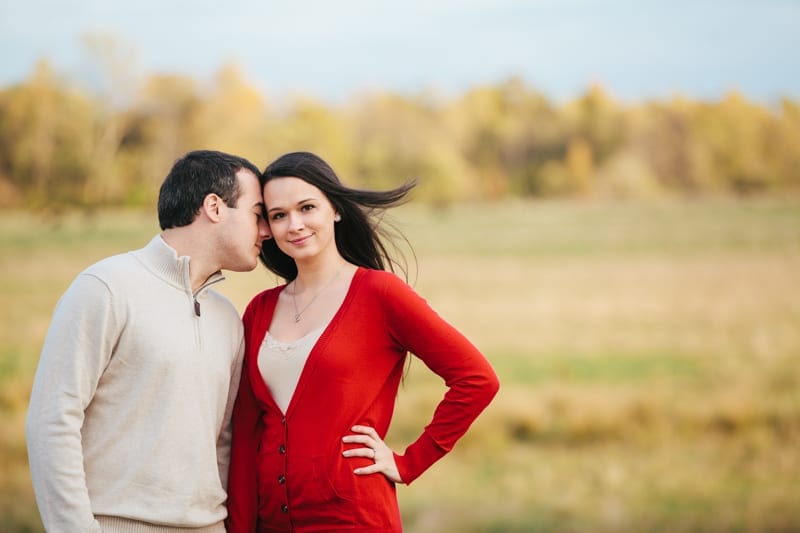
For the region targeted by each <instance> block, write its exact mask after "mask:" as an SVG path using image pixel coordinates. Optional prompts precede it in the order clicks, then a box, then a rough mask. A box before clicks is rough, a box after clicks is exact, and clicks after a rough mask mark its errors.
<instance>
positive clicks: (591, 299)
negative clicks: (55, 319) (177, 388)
mask: <svg viewBox="0 0 800 533" xmlns="http://www.w3.org/2000/svg"><path fill="white" fill-rule="evenodd" d="M394 218H395V220H396V221H397V222H398V223H400V225H401V227H402V229H403V230H404V231H405V233H406V234H407V236H408V237H409V238H410V240H411V241H412V242H413V243H414V248H415V250H416V253H417V255H418V272H417V273H416V274H417V275H416V279H415V276H414V273H413V272H412V281H414V282H415V286H416V288H417V289H418V290H419V292H420V293H422V294H423V295H424V296H425V297H426V298H427V299H428V301H429V302H430V303H431V304H432V305H433V306H434V307H435V308H436V309H437V310H439V311H440V313H441V314H442V315H444V316H445V317H447V318H448V319H449V320H450V321H451V322H453V323H454V324H455V325H457V326H458V327H459V328H460V329H462V330H463V331H464V332H465V333H466V334H467V335H468V336H469V337H470V338H471V339H472V340H473V341H474V342H475V343H476V344H477V345H478V346H479V347H480V348H481V349H482V350H483V351H484V352H485V353H486V354H487V357H489V359H490V360H491V361H492V362H493V364H494V365H495V367H496V369H497V371H498V373H499V374H500V377H501V381H502V390H501V392H500V394H499V395H498V397H497V399H496V401H495V402H494V403H493V404H492V405H491V406H490V407H489V409H488V410H487V412H486V413H485V414H484V415H483V416H482V417H481V418H480V419H479V420H478V421H477V422H476V423H475V425H474V426H473V428H472V430H471V431H470V433H468V434H467V436H466V437H465V438H464V439H463V441H462V442H460V443H459V445H458V446H457V448H456V450H455V451H454V452H453V453H452V454H450V455H449V456H448V457H446V458H445V459H444V460H443V461H441V462H440V463H439V464H437V465H435V467H434V468H432V469H431V470H430V471H428V472H427V473H426V474H425V475H424V476H423V477H422V478H420V479H419V480H418V481H416V482H415V483H414V484H413V485H412V486H411V487H401V488H400V489H399V493H400V497H401V505H402V509H403V513H404V520H405V524H406V530H407V531H410V532H415V533H423V532H430V531H587V530H590V531H643V530H646V531H670V532H672V531H767V530H768V531H793V530H798V529H800V485H799V484H798V482H797V480H798V479H800V447H798V446H797V445H796V444H795V443H797V442H799V441H800V277H798V272H800V201H798V200H796V199H795V200H787V199H768V200H756V201H748V202H743V203H737V202H733V201H726V200H716V201H705V202H692V203H666V204H653V205H642V204H628V205H613V204H592V203H584V204H568V203H557V202H551V203H517V204H502V205H491V206H462V207H458V208H454V209H452V210H450V211H446V212H431V211H427V210H425V209H420V208H410V207H409V208H404V209H403V210H401V211H398V212H397V214H396V215H395V216H394ZM153 220H154V219H153V218H148V216H147V215H142V214H132V213H125V214H121V215H119V214H116V215H113V216H112V215H109V214H102V215H100V216H98V217H97V218H95V219H94V220H92V221H90V223H87V222H86V221H82V220H80V219H70V220H68V221H66V222H62V223H61V224H60V226H59V227H57V228H56V227H54V226H52V225H51V224H50V223H48V224H43V223H41V222H40V221H38V219H36V218H32V217H30V216H29V215H24V214H21V215H18V216H16V217H14V218H9V217H5V218H2V219H0V224H2V227H3V236H2V240H0V245H1V246H2V248H0V253H2V256H0V265H2V267H3V272H4V280H3V281H0V313H2V316H0V334H2V339H3V348H2V351H1V352H0V385H2V388H0V391H2V392H0V417H2V423H3V426H4V427H5V428H7V431H5V432H4V433H3V435H2V437H0V461H2V463H1V464H2V469H0V472H2V473H0V523H3V524H11V526H7V527H6V529H3V530H4V531H5V530H9V531H26V530H29V531H38V530H39V529H38V528H40V526H39V525H38V521H37V520H36V518H35V508H34V507H32V506H33V499H32V495H31V491H30V481H29V479H28V477H27V468H26V465H25V462H24V461H25V454H24V443H23V435H22V431H21V427H22V420H23V417H24V408H25V404H26V402H27V394H28V389H29V387H30V380H31V378H32V375H33V371H34V369H35V364H36V359H37V354H38V350H39V348H40V345H41V339H42V337H43V334H44V332H45V330H46V327H47V324H48V321H49V315H50V312H51V311H52V307H53V305H54V304H55V301H56V300H57V298H58V296H59V295H60V293H61V292H62V291H63V290H64V289H65V288H66V286H67V284H68V283H69V282H70V280H71V279H72V277H73V276H74V275H75V274H76V273H77V272H78V271H79V270H81V269H82V268H84V267H85V266H87V265H88V264H89V263H90V262H92V261H94V260H96V259H99V258H101V257H103V256H105V255H108V254H109V253H114V252H117V251H124V250H127V249H131V248H135V247H138V246H140V245H142V244H143V243H144V242H146V240H147V239H148V238H149V236H150V235H151V234H152V233H153V232H155V231H156V228H155V224H154V222H153ZM275 281H276V280H275V279H274V277H273V276H271V275H269V274H266V273H264V271H263V270H260V271H258V272H257V273H251V274H234V275H230V276H229V280H228V282H226V284H225V286H224V287H223V290H224V291H225V292H226V293H227V294H228V295H229V296H230V297H231V298H232V300H233V301H234V302H235V303H236V305H237V306H238V307H239V308H240V309H243V307H244V305H245V304H246V302H247V301H248V300H249V298H250V297H251V296H252V295H253V294H254V293H255V292H257V291H258V290H260V289H262V288H264V287H267V286H272V285H273V284H274V283H275ZM441 394H442V388H441V384H440V383H439V380H438V378H436V377H435V376H432V375H430V373H429V372H427V370H426V369H425V368H424V365H422V364H421V363H419V362H415V363H412V365H411V369H410V371H409V375H408V376H407V378H406V380H405V385H404V387H403V389H402V390H401V393H400V395H399V397H398V406H397V416H396V419H395V423H394V425H393V428H392V432H391V434H390V437H389V441H390V443H392V444H393V445H394V446H395V447H397V448H402V446H403V445H405V444H406V443H407V442H408V441H409V440H410V439H412V438H413V437H414V436H415V435H416V434H417V433H418V432H419V431H420V428H421V427H422V425H424V423H425V422H426V421H427V417H429V416H430V413H431V412H432V410H433V408H434V406H435V404H436V402H437V401H438V399H439V398H440V397H441Z"/></svg>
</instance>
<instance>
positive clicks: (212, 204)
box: [200, 192, 225, 222]
mask: <svg viewBox="0 0 800 533" xmlns="http://www.w3.org/2000/svg"><path fill="white" fill-rule="evenodd" d="M224 205H225V202H223V201H222V198H220V197H219V196H217V195H216V194H214V193H213V192H212V193H208V194H207V195H206V197H205V199H204V200H203V206H202V207H201V208H200V209H201V211H202V212H203V213H204V214H205V216H206V217H207V218H208V219H209V220H211V221H212V222H219V221H220V211H221V210H222V207H223V206H224Z"/></svg>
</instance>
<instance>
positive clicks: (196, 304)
mask: <svg viewBox="0 0 800 533" xmlns="http://www.w3.org/2000/svg"><path fill="white" fill-rule="evenodd" d="M224 280H225V278H224V277H223V276H220V277H218V278H217V279H215V280H212V281H207V282H206V283H205V284H203V285H201V286H200V288H199V289H197V290H196V291H194V292H193V293H192V303H193V304H194V316H195V320H194V341H195V346H197V348H198V349H200V348H202V347H203V346H202V342H201V337H200V302H199V301H198V300H197V297H198V296H200V293H201V292H203V291H204V290H206V289H207V288H209V287H210V286H212V285H214V284H215V283H219V282H221V281H224Z"/></svg>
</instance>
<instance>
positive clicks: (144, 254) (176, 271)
mask: <svg viewBox="0 0 800 533" xmlns="http://www.w3.org/2000/svg"><path fill="white" fill-rule="evenodd" d="M132 253H133V254H134V255H135V256H136V257H137V258H138V259H139V260H140V261H141V262H142V264H144V266H145V267H146V268H147V269H148V270H150V271H151V272H153V273H154V274H155V275H157V276H158V277H159V278H161V279H163V280H164V281H166V282H167V283H169V284H170V285H172V286H173V287H175V288H177V289H180V290H181V291H183V292H185V293H187V294H188V295H190V296H191V297H192V300H193V302H194V312H195V314H196V315H197V316H200V313H199V303H197V298H198V297H199V296H200V295H201V294H202V293H203V292H204V291H205V290H206V289H207V288H208V287H209V286H211V285H214V284H215V283H219V282H221V281H223V280H224V279H225V276H223V275H222V272H221V271H217V272H215V273H214V274H212V275H211V276H209V278H208V279H207V280H206V281H205V283H203V284H202V285H201V286H200V288H198V289H197V290H196V291H192V282H191V278H190V276H189V261H190V258H189V256H186V255H183V256H180V257H178V252H176V251H175V249H174V248H172V247H171V246H170V245H169V244H167V243H166V241H164V239H163V238H162V237H161V235H156V236H155V237H153V239H152V240H151V241H150V242H149V243H148V244H147V246H145V247H144V248H142V249H141V250H137V251H135V252H132Z"/></svg>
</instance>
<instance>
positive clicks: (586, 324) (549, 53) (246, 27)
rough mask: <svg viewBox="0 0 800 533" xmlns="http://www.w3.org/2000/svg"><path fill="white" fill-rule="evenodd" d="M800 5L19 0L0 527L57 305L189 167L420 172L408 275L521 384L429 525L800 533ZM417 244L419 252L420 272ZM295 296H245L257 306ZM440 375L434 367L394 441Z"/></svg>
mask: <svg viewBox="0 0 800 533" xmlns="http://www.w3.org/2000/svg"><path fill="white" fill-rule="evenodd" d="M798 22H800V4H799V3H797V2H794V1H792V0H762V1H754V0H753V1H748V0H741V1H735V2H731V1H721V0H703V1H699V2H698V1H694V2H689V1H685V0H677V1H673V2H657V1H651V2H635V3H634V2H626V1H623V0H604V1H603V0H601V1H590V0H561V1H556V0H527V1H522V0H520V1H515V0H508V1H500V2H498V1H490V0H463V1H459V2H455V1H453V0H441V1H438V2H422V1H417V0H410V1H408V2H405V3H402V4H397V3H386V2H381V1H379V0H378V1H375V0H373V1H370V2H368V1H364V0H342V1H340V2H334V3H332V2H323V1H320V0H300V1H297V2H292V3H288V2H284V3H280V4H278V3H271V2H255V1H252V0H232V1H230V2H227V3H225V4H219V3H214V4H212V3H210V2H204V1H193V2H189V1H187V0H175V1H171V2H168V3H163V2H155V1H154V0H140V1H138V2H126V3H123V2H119V1H116V0H113V1H106V2H99V1H90V0H78V1H75V2H69V3H63V2H55V1H52V0H26V1H22V0H2V3H0V49H2V50H3V52H2V61H0V207H2V210H0V229H1V230H2V232H0V265H1V266H2V274H3V275H2V279H0V427H2V430H1V431H0V531H2V532H23V531H28V532H40V531H42V526H41V523H40V522H39V518H38V514H37V510H36V504H35V500H34V497H33V492H32V489H31V484H30V476H29V473H28V466H27V456H26V451H25V437H24V418H25V412H26V407H27V402H28V397H29V394H30V386H31V382H32V380H33V375H34V372H35V369H36V364H37V362H38V356H39V350H40V349H41V345H42V341H43V338H44V334H45V332H46V330H47V326H48V323H49V320H50V315H51V313H52V311H53V307H54V305H55V304H56V302H57V300H58V298H59V297H60V295H61V294H62V293H63V291H64V290H65V289H66V287H67V286H68V285H69V283H70V282H71V280H72V279H73V278H74V277H75V275H77V274H78V273H79V272H80V271H81V270H83V269H84V268H86V267H87V266H88V265H89V264H91V263H92V262H94V261H96V260H99V259H101V258H103V257H105V256H107V255H111V254H115V253H120V252H124V251H127V250H130V249H135V248H139V247H141V246H143V245H144V244H146V242H147V241H148V240H149V238H150V237H151V236H152V235H153V234H155V233H156V232H157V231H158V225H157V221H156V215H155V201H156V198H157V195H158V188H159V186H160V183H161V181H162V180H163V178H164V176H165V175H166V173H167V171H168V170H169V168H170V166H171V165H172V163H173V162H174V160H175V159H176V158H178V157H180V156H181V155H182V154H183V153H185V152H186V151H189V150H193V149H198V148H212V149H219V150H225V151H230V152H233V153H236V154H239V155H242V156H245V157H247V158H248V159H250V160H251V161H253V162H254V163H255V164H256V165H257V166H259V167H261V168H263V167H264V166H265V165H266V164H267V163H268V162H269V161H271V160H272V159H274V158H275V157H277V156H278V155H280V154H282V153H284V152H287V151H294V150H311V151H314V152H316V153H318V154H319V155H321V156H322V157H324V158H325V159H327V160H328V161H330V162H331V163H332V164H333V166H334V168H335V169H336V170H337V172H338V173H339V175H340V176H341V177H342V179H343V180H344V181H345V182H347V183H348V184H350V185H353V186H358V187H365V188H386V187H391V186H395V185H397V184H399V183H401V182H403V181H405V180H406V179H408V178H410V177H418V178H419V181H420V185H419V187H418V189H417V190H416V191H415V195H414V199H413V201H412V203H411V205H408V206H405V207H402V208H399V209H397V210H395V211H393V212H392V213H391V215H390V217H389V218H390V219H391V220H390V221H391V222H392V223H393V224H394V225H395V226H396V227H397V228H398V229H399V230H400V231H402V232H403V234H405V235H406V237H408V239H409V241H410V243H411V245H412V247H413V252H412V250H405V251H406V257H407V259H408V260H409V261H408V263H409V281H410V282H411V283H412V284H413V285H414V286H415V288H416V289H417V290H418V291H419V292H420V293H421V294H422V295H423V296H425V297H426V298H427V299H428V301H429V302H430V303H431V304H432V305H433V306H434V307H435V308H436V309H437V310H438V311H439V312H440V313H441V314H442V315H443V316H445V317H446V318H447V319H448V320H450V321H451V322H452V323H453V324H455V325H456V326H457V327H459V329H461V330H462V331H464V333H466V334H467V336H469V337H470V338H471V339H472V340H473V341H474V342H475V343H476V344H477V345H478V346H479V347H480V348H481V349H482V351H484V353H485V354H486V356H487V357H488V358H489V359H490V361H491V362H492V363H493V365H494V366H495V368H496V369H497V371H498V374H499V375H500V378H501V382H502V390H501V392H500V394H499V395H498V397H497V399H496V400H495V402H494V403H493V404H492V405H491V406H490V407H489V409H488V410H487V411H486V413H485V414H484V415H483V416H482V417H481V418H480V419H479V420H478V421H477V422H476V423H475V425H474V426H473V428H472V430H471V432H470V433H468V434H467V436H466V437H464V439H463V440H462V441H461V442H460V443H459V445H458V446H457V447H456V449H455V450H454V451H453V452H452V453H451V454H450V455H449V456H447V457H446V458H445V459H443V460H442V461H441V462H440V463H438V464H437V465H435V466H434V467H433V468H432V469H431V470H430V471H429V472H427V473H426V474H425V475H424V476H423V477H422V478H420V479H419V480H418V481H416V482H415V483H414V484H413V485H412V486H410V487H401V488H400V489H399V496H400V499H401V508H402V511H403V517H404V523H405V526H406V530H407V531H409V532H412V533H418V532H432V531H465V532H468V531H475V532H483V531H498V532H499V531H586V530H592V531H670V532H673V531H798V530H800V483H798V479H800V446H798V445H797V443H798V442H800V440H799V439H800V274H798V273H800V54H798V53H797V50H798V48H799V46H798V45H800V37H798V34H797V31H796V27H797V24H798ZM415 256H416V257H415ZM279 281H280V280H277V279H275V277H274V276H272V275H271V274H268V273H267V272H266V271H265V270H264V269H258V270H257V271H255V272H253V273H248V274H231V275H229V279H228V281H227V282H226V283H225V284H224V286H222V288H221V289H220V290H221V291H222V292H224V293H225V294H226V295H228V296H229V297H230V298H231V299H232V300H233V301H234V303H235V304H236V305H237V307H238V308H239V309H240V310H242V309H243V308H244V306H245V305H246V304H247V302H248V301H249V299H250V298H251V297H252V296H253V295H254V294H255V293H256V292H258V291H260V290H262V289H264V288H267V287H270V286H273V285H275V284H277V283H279ZM442 394H443V385H442V383H441V381H440V380H439V379H438V378H436V377H435V376H432V375H430V373H429V372H428V371H427V370H426V369H425V367H424V365H422V364H421V363H419V362H414V363H412V365H411V368H410V371H409V375H408V377H407V378H406V380H405V382H404V386H403V388H402V389H401V392H400V394H399V396H398V399H397V415H396V417H395V422H394V424H393V426H392V429H391V432H390V435H389V437H388V439H387V440H388V441H389V442H390V444H392V445H393V446H394V447H395V448H396V449H398V450H402V449H403V448H404V446H405V445H406V444H408V443H409V442H410V441H412V440H413V439H414V438H415V437H416V435H417V434H418V433H419V431H420V430H421V428H422V427H423V426H424V424H425V423H426V422H427V421H428V419H429V418H430V416H431V414H432V411H433V409H434V408H435V405H436V402H437V401H438V400H439V399H440V398H441V396H442Z"/></svg>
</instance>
